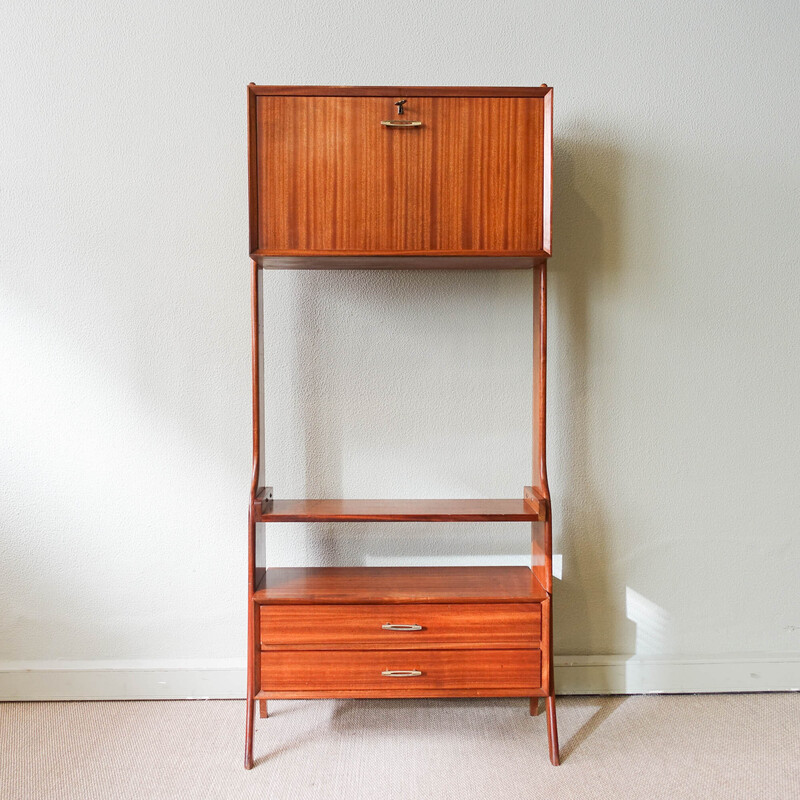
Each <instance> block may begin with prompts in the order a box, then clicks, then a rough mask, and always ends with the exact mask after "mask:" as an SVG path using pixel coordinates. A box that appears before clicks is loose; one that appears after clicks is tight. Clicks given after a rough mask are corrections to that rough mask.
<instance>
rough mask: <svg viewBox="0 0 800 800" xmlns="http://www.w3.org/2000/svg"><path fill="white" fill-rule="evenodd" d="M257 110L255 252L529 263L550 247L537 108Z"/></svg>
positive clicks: (367, 102) (445, 100) (291, 105)
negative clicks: (510, 258) (525, 259)
mask: <svg viewBox="0 0 800 800" xmlns="http://www.w3.org/2000/svg"><path fill="white" fill-rule="evenodd" d="M534 91H535V90H534ZM489 92H491V90H489ZM253 100H254V104H253V106H252V109H251V115H252V117H253V120H252V122H253V127H252V130H251V143H250V151H251V158H252V159H254V161H255V163H254V164H253V165H251V191H252V192H253V196H252V199H251V226H252V228H251V230H252V233H251V237H252V238H251V244H252V249H253V251H254V252H257V253H260V254H263V255H302V254H304V253H305V254H318V255H325V254H327V255H335V254H337V253H338V254H351V255H354V254H369V253H373V254H381V253H382V254H389V255H391V254H393V253H404V252H405V253H424V254H427V255H436V254H437V253H438V254H451V255H459V254H462V253H472V254H480V253H495V254H502V253H517V254H520V255H526V254H541V253H543V252H544V250H546V248H547V247H549V236H545V228H546V224H549V172H548V164H549V160H548V159H549V144H548V143H549V136H550V130H549V125H548V119H549V117H548V112H547V108H548V107H549V106H548V105H547V103H546V102H545V98H544V97H542V96H538V97H536V96H529V97H457V96H450V97H430V96H424V97H419V96H413V95H410V96H409V95H402V94H401V95H393V94H387V95H386V96H364V97H358V96H342V95H337V96H325V95H324V94H321V95H314V96H289V95H285V94H280V95H268V94H259V96H257V97H254V98H253ZM399 100H405V101H406V102H405V104H404V113H403V116H398V115H397V107H396V105H395V104H396V103H397V102H398V101H399ZM382 122H391V123H393V124H395V125H396V124H398V123H403V122H405V123H408V122H417V123H419V125H418V126H409V127H403V128H398V127H389V126H387V125H385V124H382ZM543 248H544V250H543Z"/></svg>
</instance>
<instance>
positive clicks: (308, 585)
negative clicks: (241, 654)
mask: <svg viewBox="0 0 800 800" xmlns="http://www.w3.org/2000/svg"><path fill="white" fill-rule="evenodd" d="M546 598H547V592H546V591H545V590H544V588H542V585H541V584H540V583H539V581H538V580H537V579H536V577H535V576H534V574H533V573H532V572H531V570H530V569H529V568H528V567H270V568H269V569H268V570H267V571H266V574H265V575H264V577H263V578H262V579H261V582H260V584H259V586H258V588H257V589H256V591H255V594H254V595H253V600H255V602H256V603H292V604H295V603H353V604H357V603H539V602H542V601H543V600H545V599H546Z"/></svg>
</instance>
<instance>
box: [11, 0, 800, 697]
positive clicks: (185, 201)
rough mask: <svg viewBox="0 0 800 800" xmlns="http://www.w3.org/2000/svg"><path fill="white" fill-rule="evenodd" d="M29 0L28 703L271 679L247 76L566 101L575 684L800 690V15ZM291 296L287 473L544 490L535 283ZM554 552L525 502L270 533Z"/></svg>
mask: <svg viewBox="0 0 800 800" xmlns="http://www.w3.org/2000/svg"><path fill="white" fill-rule="evenodd" d="M0 15H1V16H0V22H1V24H2V31H1V32H2V42H3V47H2V48H0V87H1V89H0V91H1V94H0V109H2V113H0V138H1V141H2V145H1V148H2V149H1V150H0V168H1V169H2V173H1V174H0V258H1V259H2V272H1V273H0V296H1V298H2V306H1V307H2V315H1V316H0V370H1V371H0V376H1V377H0V380H2V383H1V384H0V392H2V394H1V395H0V436H1V437H2V443H3V446H2V450H0V470H2V472H1V473H0V493H1V494H0V525H1V526H2V535H1V537H0V608H2V613H0V660H2V661H3V664H2V665H0V691H2V694H3V696H17V697H19V696H38V697H44V696H54V695H60V696H74V697H79V696H103V695H104V694H105V695H117V696H142V695H144V696H156V695H158V694H167V695H174V696H181V695H182V694H184V695H185V694H204V693H205V694H218V695H224V694H226V693H227V694H234V695H235V694H237V693H241V691H242V689H243V680H242V674H243V673H242V671H241V668H242V665H243V663H244V651H245V588H244V587H245V565H246V526H245V521H246V506H247V494H248V479H249V468H250V432H249V424H250V406H249V402H250V401H249V338H248V337H249V318H248V315H249V309H248V291H249V285H248V280H249V264H248V260H247V186H246V162H245V157H246V150H245V148H246V140H245V135H246V126H245V84H247V83H248V82H249V81H256V82H260V83H275V84H281V83H324V84H370V83H372V84H406V85H414V84H466V85H470V84H494V85H531V84H534V85H536V84H539V83H542V82H547V83H548V84H550V85H553V86H555V143H556V166H555V208H554V225H555V229H554V252H555V254H556V255H555V257H554V258H553V259H552V262H551V280H550V324H551V328H550V334H551V335H550V356H551V361H550V365H551V371H550V390H549V403H550V420H549V436H550V439H549V444H550V472H551V487H552V491H553V495H554V499H555V519H556V528H555V535H556V550H557V552H558V553H559V554H560V555H561V558H562V566H561V570H562V575H561V580H560V581H559V582H558V585H557V588H556V623H557V627H556V650H557V652H558V653H560V654H562V657H561V658H560V659H559V661H560V663H561V664H562V665H564V666H563V667H562V669H561V670H560V672H559V676H560V680H561V681H562V684H561V685H562V687H563V688H565V689H567V690H570V691H585V690H589V689H592V688H595V689H597V688H599V689H616V690H625V689H628V690H632V691H633V690H639V689H642V688H644V689H672V690H674V689H708V690H714V689H730V688H745V689H746V688H789V687H791V686H794V687H797V686H799V685H800V588H799V587H800V581H799V580H798V563H800V530H799V529H800V524H799V523H798V520H799V519H800V492H798V490H797V475H798V473H800V425H798V412H797V407H798V399H799V398H800V313H799V312H800V269H798V267H799V266H800V265H799V264H798V252H799V251H800V225H798V220H800V215H799V214H798V211H799V210H800V208H799V207H798V206H799V205H800V204H799V202H798V201H799V200H800V197H799V196H798V186H800V158H799V157H798V141H800V126H798V104H797V94H796V92H797V86H798V83H799V82H800V74H799V72H800V70H798V58H797V42H798V41H800V14H799V13H798V5H797V3H796V2H793V0H791V1H790V0H786V1H785V2H772V3H769V4H762V3H744V2H735V3H724V4H723V3H715V4H703V3H700V4H698V3H694V2H690V0H681V2H660V3H652V4H647V3H638V2H632V1H631V0H625V1H624V2H615V1H614V0H612V1H611V2H604V3H599V4H590V3H583V2H576V0H564V2H561V3H558V4H556V5H554V4H552V3H540V2H530V3H505V4H500V5H496V4H488V3H487V4H480V3H469V4H465V3H463V2H453V1H452V0H448V1H447V2H440V3H429V2H417V1H415V0H406V1H405V2H403V3H396V2H385V0H370V2H357V3H354V2H351V3H345V2H340V3H330V2H327V3H325V2H323V3H321V2H313V3H312V2H300V3H291V4H287V3H277V2H272V3H254V2H245V1H244V0H240V1H239V2H231V0H229V1H228V2H225V3H203V4H191V3H188V2H182V3H172V4H169V3H163V2H160V1H159V2H155V1H154V0H145V1H144V2H142V1H141V0H140V1H139V2H136V3H127V2H121V3H114V4H109V3H102V2H97V0H92V1H91V2H81V3H75V2H53V1H52V0H50V2H24V3H11V4H6V5H4V6H3V10H2V11H0ZM265 285H266V298H265V306H266V321H265V335H266V341H267V346H268V350H269V357H268V359H267V363H266V365H265V382H266V409H267V433H266V463H267V464H268V475H269V479H270V483H273V484H274V486H275V489H276V493H277V494H279V495H282V496H284V497H285V496H294V495H303V494H308V495H315V496H325V495H329V496H330V495H334V496H335V495H339V494H341V495H342V496H345V497H364V496H387V497H392V496H396V497H403V496H441V497H447V496H455V497H458V496H485V497H492V496H502V495H510V496H511V495H515V494H518V493H519V492H520V491H521V488H522V486H523V485H524V483H526V481H527V480H528V476H529V474H530V464H529V461H530V422H529V408H530V400H531V398H530V392H531V389H530V384H531V369H530V362H531V358H530V340H529V330H530V326H531V317H530V301H531V298H530V292H531V287H530V275H529V274H526V273H524V272H523V273H498V274H487V273H481V274H465V273H441V274H422V273H402V272H401V273H339V274H326V273H316V274H314V273H307V274H300V273H290V272H285V273H272V274H268V275H267V276H266V281H265ZM527 547H528V534H527V532H526V528H525V526H524V525H523V526H518V527H517V526H513V525H512V526H504V525H485V526H479V525H461V526H456V525H452V526H448V525H440V526H424V525H395V526H389V525H360V526H357V525H339V526H335V525H317V526H306V527H304V526H300V525H291V526H290V525H286V526H281V527H280V528H276V529H275V535H274V538H273V539H272V540H271V541H270V544H269V548H268V555H269V559H270V562H271V563H273V564H290V563H297V564H300V563H310V564H389V563H391V564H395V563H409V562H412V563H420V564H424V563H500V562H519V563H524V562H525V558H526V553H527ZM568 664H572V665H574V668H570V667H568V666H567V665H568ZM648 664H649V665H650V667H652V669H650V668H648V666H647V665H648ZM715 664H716V665H718V666H717V667H714V665H715ZM759 664H760V665H762V666H763V669H761V668H758V665H759ZM653 665H655V666H653ZM693 665H694V666H693ZM753 665H756V666H753ZM695 667H697V668H695ZM648 669H649V671H648ZM25 670H33V671H32V672H29V671H28V672H26V671H25ZM53 670H62V672H54V671H53ZM63 670H66V672H63ZM642 670H644V672H642ZM65 675H66V676H67V677H66V678H65ZM571 676H577V677H575V678H574V679H573V677H571Z"/></svg>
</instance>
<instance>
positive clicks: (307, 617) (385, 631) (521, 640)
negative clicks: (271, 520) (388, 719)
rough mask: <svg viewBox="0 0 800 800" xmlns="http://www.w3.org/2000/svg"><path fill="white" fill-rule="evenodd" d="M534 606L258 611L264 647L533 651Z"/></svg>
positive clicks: (536, 635) (537, 623)
mask: <svg viewBox="0 0 800 800" xmlns="http://www.w3.org/2000/svg"><path fill="white" fill-rule="evenodd" d="M541 618H542V615H541V606H540V605H539V604H537V603H463V604H458V603H450V604H448V603H442V604H439V603H428V604H426V603H409V604H399V605H394V604H385V605H350V604H342V605H264V606H261V618H260V622H261V645H262V647H276V646H277V647H281V646H287V645H288V646H291V647H297V646H307V647H313V646H318V645H325V646H330V645H338V646H343V647H349V646H355V645H358V646H373V647H379V648H397V649H404V648H420V647H429V646H430V645H437V646H441V647H448V648H449V647H466V648H473V649H474V648H476V647H485V648H491V647H494V646H498V645H507V646H513V647H537V646H538V644H539V640H540V638H541Z"/></svg>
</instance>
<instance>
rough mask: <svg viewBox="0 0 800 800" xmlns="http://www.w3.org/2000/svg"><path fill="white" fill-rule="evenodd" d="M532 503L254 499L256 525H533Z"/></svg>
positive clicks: (538, 511) (537, 510)
mask: <svg viewBox="0 0 800 800" xmlns="http://www.w3.org/2000/svg"><path fill="white" fill-rule="evenodd" d="M540 514H541V509H540V505H539V503H538V502H537V501H536V500H532V501H531V500H524V499H522V498H520V499H518V500H271V501H263V500H260V498H259V499H258V502H257V503H256V519H257V521H258V522H536V521H537V520H539V519H542V518H543V517H542V516H540Z"/></svg>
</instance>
